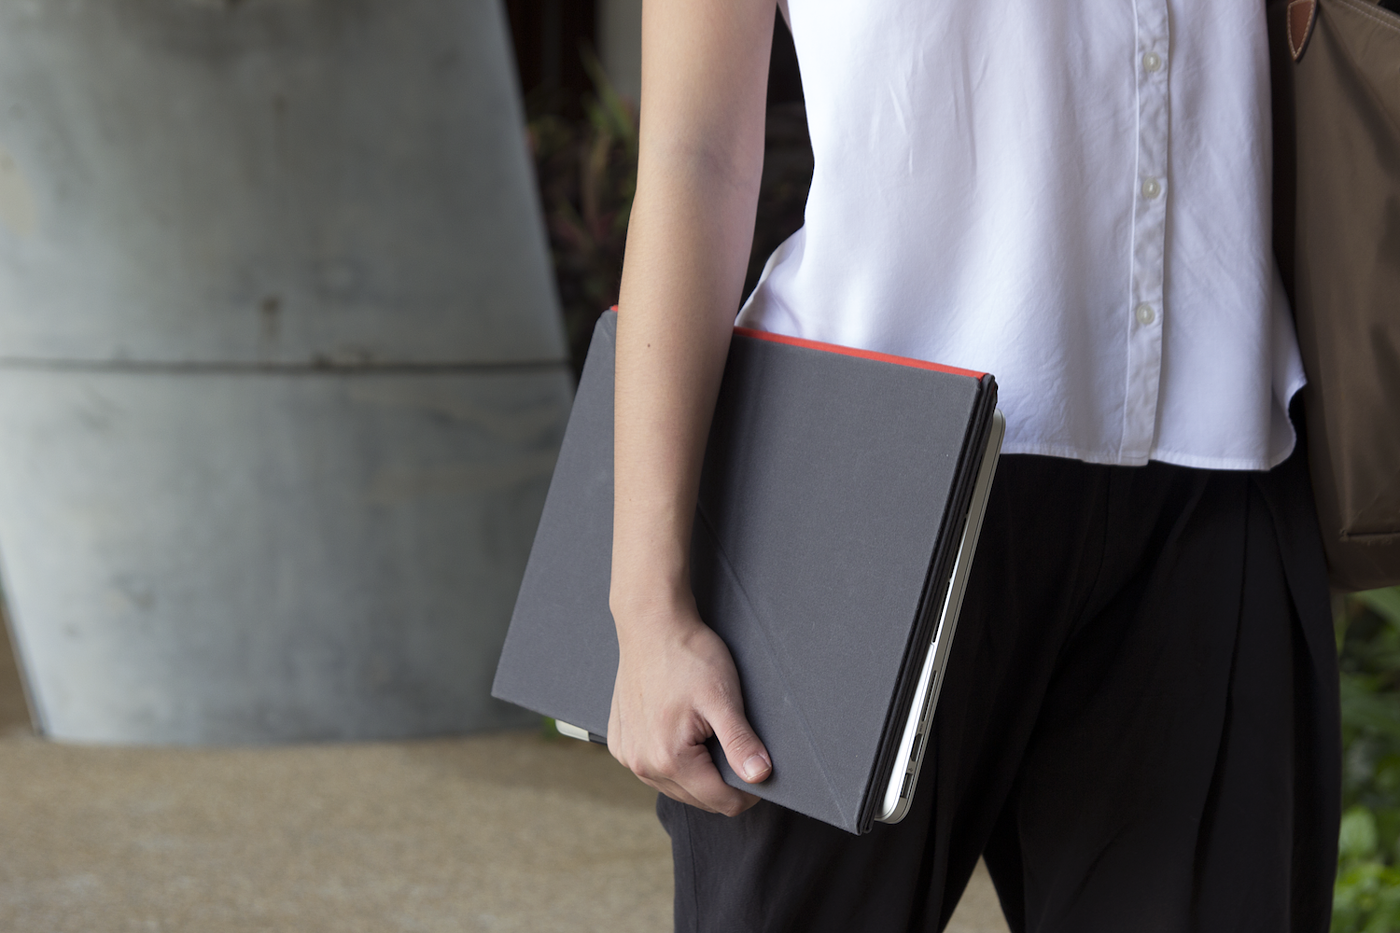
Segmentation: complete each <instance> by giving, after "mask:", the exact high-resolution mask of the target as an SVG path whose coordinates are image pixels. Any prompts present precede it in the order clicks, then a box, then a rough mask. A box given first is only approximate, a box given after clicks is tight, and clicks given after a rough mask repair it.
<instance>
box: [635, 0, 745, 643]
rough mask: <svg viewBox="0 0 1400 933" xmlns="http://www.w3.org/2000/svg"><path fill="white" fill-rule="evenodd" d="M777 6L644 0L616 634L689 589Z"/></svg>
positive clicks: (739, 278)
mask: <svg viewBox="0 0 1400 933" xmlns="http://www.w3.org/2000/svg"><path fill="white" fill-rule="evenodd" d="M772 16H773V6H772V3H771V2H768V3H762V2H756V0H741V2H729V3H716V4H711V5H710V6H708V7H704V8H703V9H700V10H699V11H698V12H697V4H696V3H695V2H694V0H649V2H648V4H647V6H646V9H645V14H644V19H643V29H644V45H643V48H644V58H643V86H644V88H645V89H646V92H645V95H644V103H643V110H642V117H641V140H640V160H639V168H638V181H637V197H636V201H635V203H634V205H633V209H632V219H631V223H630V226H629V231H628V238H627V257H626V263H625V266H624V270H623V280H622V294H621V300H620V306H621V314H620V316H619V321H618V338H617V340H618V342H617V388H616V434H615V449H614V457H615V475H616V481H615V482H616V486H615V492H616V495H615V500H614V523H613V564H612V566H613V576H612V594H611V595H612V605H613V611H614V617H615V618H616V619H617V623H618V627H619V636H620V637H624V638H628V637H630V636H631V635H632V634H633V632H632V629H633V628H635V627H638V626H652V625H656V624H660V623H657V622H656V621H655V620H656V619H658V618H664V617H669V616H671V615H672V613H670V612H668V609H673V608H674V607H676V606H677V605H678V604H682V603H685V602H687V601H688V600H689V599H690V593H689V567H688V563H689V554H688V551H689V541H690V530H691V522H692V518H693V516H694V511H695V497H696V491H697V488H698V485H699V477H700V466H701V460H702V456H703V452H704V445H705V438H706V436H707V434H708V431H709V424H710V417H711V413H712V411H713V409H714V401H715V396H716V393H717V392H718V387H719V381H720V377H721V374H722V371H723V366H724V358H725V354H726V352H727V350H728V346H729V337H730V333H731V330H732V324H733V317H734V312H735V310H736V309H737V307H738V303H739V299H740V297H741V296H740V292H741V289H742V287H743V278H744V270H745V268H746V266H747V261H748V254H749V248H750V244H751V242H752V236H753V219H754V209H755V205H756V202H757V196H758V183H759V176H760V174H761V171H762V158H763V106H764V94H763V88H764V79H765V76H766V72H767V66H768V56H767V49H768V44H769V43H770V42H771V30H772V22H773V20H772Z"/></svg>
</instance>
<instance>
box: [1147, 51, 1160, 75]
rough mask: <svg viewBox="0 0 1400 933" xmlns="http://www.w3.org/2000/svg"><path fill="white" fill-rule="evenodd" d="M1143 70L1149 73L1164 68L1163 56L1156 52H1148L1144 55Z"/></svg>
mask: <svg viewBox="0 0 1400 933" xmlns="http://www.w3.org/2000/svg"><path fill="white" fill-rule="evenodd" d="M1142 70H1143V71H1146V72H1148V73H1149V74H1151V73H1155V72H1158V71H1161V70H1162V56H1160V55H1158V54H1157V53H1156V52H1148V53H1146V54H1145V55H1143V56H1142Z"/></svg>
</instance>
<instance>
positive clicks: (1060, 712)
mask: <svg viewBox="0 0 1400 933" xmlns="http://www.w3.org/2000/svg"><path fill="white" fill-rule="evenodd" d="M930 741H931V746H930V750H929V755H928V757H927V758H926V760H925V764H924V772H923V775H922V777H921V779H920V783H919V788H918V792H917V794H916V799H915V803H914V808H913V810H912V812H911V813H910V815H909V816H908V817H907V818H906V819H905V820H904V821H903V822H902V823H900V824H897V825H894V826H884V825H881V824H876V827H875V830H874V831H873V832H871V833H869V834H867V835H865V836H860V837H857V836H852V835H849V834H847V833H844V832H842V831H840V830H837V829H833V828H832V827H829V826H826V825H825V824H822V823H819V822H816V821H814V820H811V819H808V818H806V817H803V816H799V815H797V814H795V813H792V812H791V811H788V810H784V809H782V808H780V807H776V806H773V805H771V804H767V803H760V804H759V805H758V806H756V807H754V808H753V809H751V810H749V811H748V812H747V813H744V814H743V815H741V816H739V817H736V818H733V819H728V818H725V817H722V816H715V815H711V814H708V813H704V812H702V811H699V810H696V809H693V808H691V807H687V806H684V805H682V804H678V803H675V802H674V801H671V800H669V799H667V798H665V797H662V798H661V799H660V800H659V802H658V805H657V811H658V814H659V815H660V817H661V821H662V824H663V825H664V826H665V828H666V830H667V831H668V832H669V833H670V835H671V839H672V844H673V850H674V854H675V866H676V929H677V930H678V931H683V933H692V931H695V933H698V931H716V933H719V931H723V933H745V931H765V933H767V931H775V933H776V931H801V933H814V931H833V933H836V931H840V933H855V931H880V933H885V931H930V933H932V931H937V930H941V929H942V928H943V926H944V925H945V924H946V923H947V922H948V918H949V916H950V915H951V913H952V911H953V908H954V907H955V906H956V904H957V900H958V898H959V896H960V895H961V893H962V890H963V888H964V887H965V886H966V884H967V881H968V878H969V877H970V875H971V873H972V870H973V868H974V867H975V865H976V862H977V859H978V857H979V856H982V855H985V857H986V861H987V866H988V868H989V869H990V871H991V873H992V877H993V880H994V881H995V883H996V887H997V893H998V894H999V896H1000V898H1001V903H1002V907H1003V909H1004V911H1005V912H1006V915H1007V919H1008V921H1009V922H1010V925H1011V929H1012V930H1013V931H1017V933H1020V931H1032V933H1060V931H1065V933H1068V931H1074V933H1095V931H1103V933H1151V931H1164V933H1166V931H1171V933H1177V931H1221V933H1225V931H1230V933H1238V931H1256V930H1257V931H1261V933H1262V931H1269V933H1279V931H1307V933H1324V931H1326V930H1327V929H1328V925H1329V917H1330V911H1331V891H1332V882H1333V877H1334V875H1335V872H1336V855H1337V829H1338V821H1339V818H1340V817H1339V809H1340V803H1339V798H1340V781H1341V778H1340V766H1341V765H1340V762H1341V752H1340V737H1339V724H1338V698H1337V673H1336V655H1335V649H1334V642H1333V636H1332V629H1331V622H1330V613H1329V606H1328V592H1327V581H1326V572H1325V568H1324V565H1323V558H1322V553H1321V546H1320V543H1319V539H1318V534H1317V528H1316V521H1315V519H1314V517H1313V513H1312V504H1311V492H1310V487H1309V485H1308V479H1307V473H1306V467H1305V463H1304V461H1303V458H1302V456H1301V455H1297V456H1295V457H1294V458H1292V459H1291V460H1290V461H1289V462H1287V463H1285V464H1284V465H1282V466H1280V467H1279V468H1277V469H1275V470H1273V471H1271V472H1269V473H1245V472H1225V471H1207V470H1192V469H1186V468H1182V467H1173V466H1168V465H1164V464H1150V465H1148V466H1146V467H1137V468H1129V467H1105V466H1095V465H1091V464H1085V463H1080V462H1076V461H1070V460H1060V459H1052V458H1048V457H1030V456H1007V457H1005V458H1003V460H1002V463H1001V466H1000V469H999V470H998V474H997V479H996V485H995V487H994V491H993V494H992V499H991V502H990V504H989V507H988V514H987V518H986V523H985V525H984V530H983V534H982V539H981V545H980V547H979V550H978V555H977V560H976V563H975V564H974V570H973V574H972V578H971V581H970V583H969V589H968V593H967V597H966V601H965V603H964V609H963V617H962V620H961V622H960V623H959V628H958V634H957V640H956V641H955V642H954V646H953V652H952V660H951V662H950V666H949V669H948V673H947V681H946V683H945V685H944V688H943V694H942V698H941V700H940V703H939V707H938V712H937V716H936V718H935V725H934V732H933V736H932V738H931V740H930ZM775 764H776V766H777V767H782V763H781V762H777V763H775Z"/></svg>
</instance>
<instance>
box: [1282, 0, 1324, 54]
mask: <svg viewBox="0 0 1400 933" xmlns="http://www.w3.org/2000/svg"><path fill="white" fill-rule="evenodd" d="M1316 25H1317V0H1288V50H1289V51H1290V52H1292V53H1293V60H1294V61H1295V62H1298V61H1302V59H1303V53H1304V52H1306V51H1307V50H1308V41H1309V40H1310V39H1312V34H1313V27H1314V26H1316Z"/></svg>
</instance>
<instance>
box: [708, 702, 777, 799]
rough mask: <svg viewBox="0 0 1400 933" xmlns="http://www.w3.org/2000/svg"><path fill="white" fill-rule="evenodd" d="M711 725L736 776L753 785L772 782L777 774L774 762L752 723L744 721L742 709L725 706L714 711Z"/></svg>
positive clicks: (711, 716) (710, 718)
mask: <svg viewBox="0 0 1400 933" xmlns="http://www.w3.org/2000/svg"><path fill="white" fill-rule="evenodd" d="M709 722H710V728H711V729H714V730H715V738H717V739H719V745H720V748H722V749H723V750H724V757H725V758H726V759H727V760H728V761H729V766H730V767H731V768H733V769H734V773H735V774H737V775H739V777H741V778H743V779H744V780H745V781H747V782H748V783H750V784H759V783H762V782H763V781H766V780H768V776H769V775H771V774H772V773H773V759H772V758H770V757H769V755H768V749H767V748H765V747H764V745H763V742H762V741H761V740H760V739H759V737H758V734H757V733H755V732H754V731H753V727H752V726H750V725H749V721H748V719H746V718H744V711H743V708H742V707H738V706H734V705H730V704H725V705H723V706H721V707H720V708H719V709H717V710H713V711H711V715H710V716H709Z"/></svg>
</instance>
